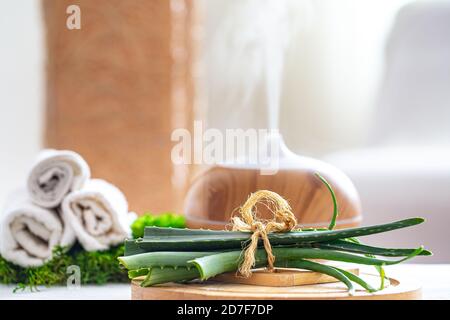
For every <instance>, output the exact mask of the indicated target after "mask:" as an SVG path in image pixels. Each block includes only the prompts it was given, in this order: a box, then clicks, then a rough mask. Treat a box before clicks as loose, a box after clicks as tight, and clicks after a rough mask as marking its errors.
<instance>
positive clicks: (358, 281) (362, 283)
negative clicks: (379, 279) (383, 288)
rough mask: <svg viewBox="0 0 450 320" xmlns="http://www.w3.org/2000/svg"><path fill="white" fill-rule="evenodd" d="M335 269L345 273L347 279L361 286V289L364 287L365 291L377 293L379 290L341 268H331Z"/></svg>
mask: <svg viewBox="0 0 450 320" xmlns="http://www.w3.org/2000/svg"><path fill="white" fill-rule="evenodd" d="M331 267H332V268H333V269H336V270H338V271H340V272H341V273H343V274H344V275H345V276H346V277H347V278H349V279H350V281H353V282H355V283H357V284H359V285H360V286H361V287H363V288H364V289H366V290H367V291H368V292H371V293H372V292H376V291H377V289H375V288H373V287H372V286H371V285H370V284H368V283H367V282H366V281H364V280H363V279H362V278H361V277H359V276H358V275H356V274H354V273H351V272H349V271H347V270H343V269H341V268H338V267H333V266H331Z"/></svg>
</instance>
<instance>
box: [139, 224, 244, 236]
mask: <svg viewBox="0 0 450 320" xmlns="http://www.w3.org/2000/svg"><path fill="white" fill-rule="evenodd" d="M230 233H235V234H236V235H240V234H241V233H240V232H234V231H225V230H209V229H188V228H170V227H169V228H163V227H154V226H151V227H145V230H144V238H151V237H167V236H192V235H195V236H198V235H222V234H230Z"/></svg>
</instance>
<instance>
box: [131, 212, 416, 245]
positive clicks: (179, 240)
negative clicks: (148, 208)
mask: <svg viewBox="0 0 450 320" xmlns="http://www.w3.org/2000/svg"><path fill="white" fill-rule="evenodd" d="M423 221H424V219H422V218H411V219H406V220H401V221H396V222H391V223H387V224H382V225H375V226H368V227H359V228H350V229H341V230H329V231H308V232H302V231H293V232H284V233H270V234H269V235H268V237H269V240H270V243H271V244H272V245H273V246H276V245H291V244H302V243H311V242H324V241H332V240H338V239H344V238H350V237H357V236H365V235H370V234H376V233H383V232H387V231H392V230H395V229H401V228H406V227H410V226H413V225H417V224H419V223H422V222H423ZM249 238H250V233H248V232H223V233H222V234H220V235H219V234H210V235H190V236H186V235H184V236H165V237H148V238H141V239H136V240H135V241H136V244H137V245H138V246H139V247H140V248H141V249H142V250H145V251H204V250H223V249H240V248H242V247H243V246H245V244H246V242H247V241H248V240H249ZM260 244H261V245H262V241H260Z"/></svg>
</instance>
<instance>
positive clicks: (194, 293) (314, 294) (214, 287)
mask: <svg viewBox="0 0 450 320" xmlns="http://www.w3.org/2000/svg"><path fill="white" fill-rule="evenodd" d="M360 276H362V277H363V278H364V279H365V280H366V281H367V282H369V283H371V284H373V286H375V287H376V285H377V283H379V277H378V276H377V275H373V274H369V273H361V275H360ZM389 281H390V284H389V286H388V287H387V288H385V289H384V290H382V291H378V292H375V293H367V292H366V291H364V290H363V289H362V288H360V287H359V286H356V292H355V294H354V295H353V296H350V295H349V294H348V293H347V289H346V287H345V286H344V285H343V284H342V283H340V282H335V283H323V284H314V285H302V286H291V287H269V286H257V285H246V284H235V283H219V282H214V281H206V282H202V283H188V284H175V283H171V284H164V285H158V286H154V287H147V288H142V287H140V286H139V281H136V280H134V281H132V284H131V298H132V299H133V300H245V299H248V300H258V299H264V300H280V299H281V300H322V299H334V300H337V299H338V300H341V299H342V300H343V299H350V300H361V299H365V300H371V299H373V300H387V299H389V300H415V299H421V297H422V290H421V287H420V285H419V284H418V283H416V282H414V281H410V280H409V279H403V278H401V277H396V278H389Z"/></svg>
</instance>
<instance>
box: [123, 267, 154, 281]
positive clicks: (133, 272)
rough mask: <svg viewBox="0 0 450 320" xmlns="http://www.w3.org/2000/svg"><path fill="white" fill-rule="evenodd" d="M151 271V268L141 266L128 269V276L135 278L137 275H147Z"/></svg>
mask: <svg viewBox="0 0 450 320" xmlns="http://www.w3.org/2000/svg"><path fill="white" fill-rule="evenodd" d="M149 272H150V268H140V269H136V270H129V271H128V278H130V279H134V278H137V277H142V276H146V275H147V274H148V273H149Z"/></svg>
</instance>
